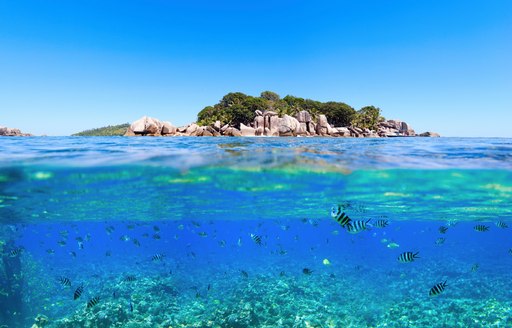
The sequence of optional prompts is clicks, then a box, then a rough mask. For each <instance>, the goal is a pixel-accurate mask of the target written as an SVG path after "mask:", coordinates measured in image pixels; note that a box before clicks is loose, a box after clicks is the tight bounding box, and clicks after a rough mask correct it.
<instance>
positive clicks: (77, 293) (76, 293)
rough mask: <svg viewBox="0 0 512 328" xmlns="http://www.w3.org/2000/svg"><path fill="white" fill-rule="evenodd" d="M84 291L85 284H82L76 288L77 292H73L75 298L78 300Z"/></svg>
mask: <svg viewBox="0 0 512 328" xmlns="http://www.w3.org/2000/svg"><path fill="white" fill-rule="evenodd" d="M83 292H84V285H80V286H78V287H77V288H76V289H75V292H74V293H73V300H75V301H76V300H77V299H78V298H79V297H80V296H82V293H83Z"/></svg>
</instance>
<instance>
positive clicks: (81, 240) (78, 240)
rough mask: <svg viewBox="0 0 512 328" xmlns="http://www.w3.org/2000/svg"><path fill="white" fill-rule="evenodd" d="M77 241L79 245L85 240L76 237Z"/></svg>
mask: <svg viewBox="0 0 512 328" xmlns="http://www.w3.org/2000/svg"><path fill="white" fill-rule="evenodd" d="M75 240H76V241H77V242H79V243H80V242H83V241H84V239H83V238H82V237H76V238H75Z"/></svg>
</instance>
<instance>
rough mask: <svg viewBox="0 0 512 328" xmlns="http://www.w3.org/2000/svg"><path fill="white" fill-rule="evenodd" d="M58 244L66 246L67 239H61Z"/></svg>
mask: <svg viewBox="0 0 512 328" xmlns="http://www.w3.org/2000/svg"><path fill="white" fill-rule="evenodd" d="M57 244H59V246H61V247H64V246H66V241H65V240H59V241H58V242H57Z"/></svg>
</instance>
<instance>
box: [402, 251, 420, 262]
mask: <svg viewBox="0 0 512 328" xmlns="http://www.w3.org/2000/svg"><path fill="white" fill-rule="evenodd" d="M418 253H419V252H416V253H413V252H404V253H402V254H400V255H399V256H398V261H399V262H402V263H408V262H413V261H414V260H415V259H419V256H418Z"/></svg>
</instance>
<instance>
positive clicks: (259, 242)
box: [251, 233, 261, 246]
mask: <svg viewBox="0 0 512 328" xmlns="http://www.w3.org/2000/svg"><path fill="white" fill-rule="evenodd" d="M251 239H252V240H253V241H254V242H255V243H256V245H259V246H261V237H260V236H258V235H256V234H253V233H251Z"/></svg>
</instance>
